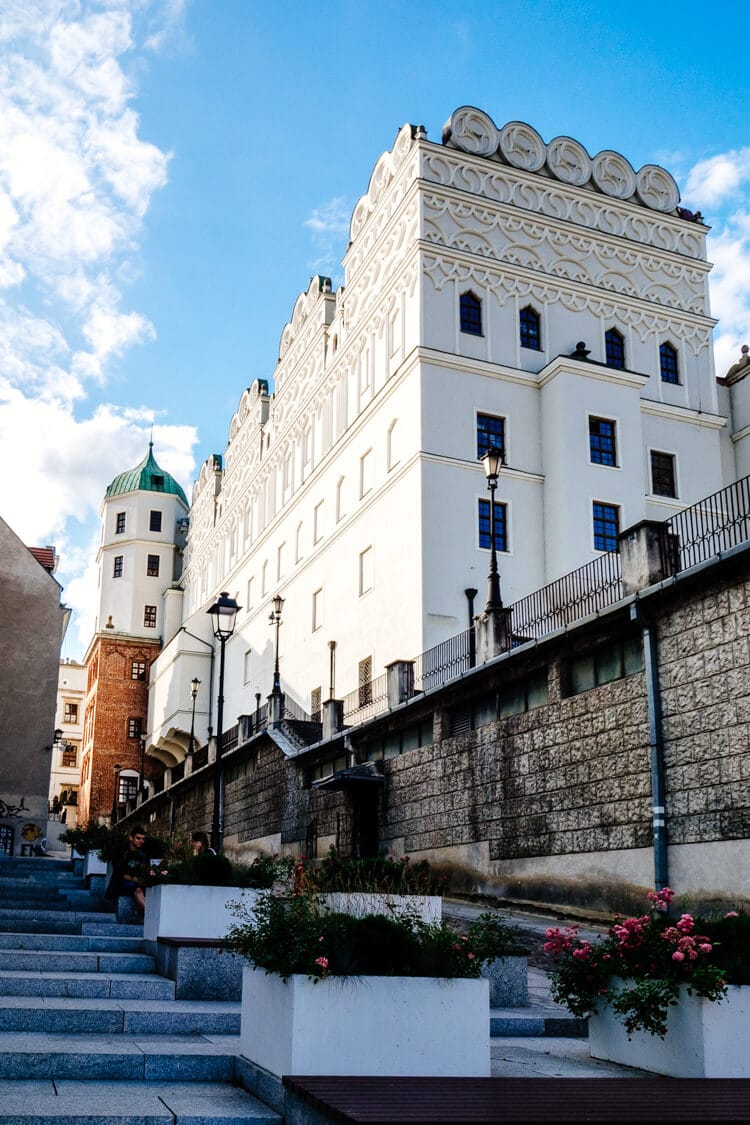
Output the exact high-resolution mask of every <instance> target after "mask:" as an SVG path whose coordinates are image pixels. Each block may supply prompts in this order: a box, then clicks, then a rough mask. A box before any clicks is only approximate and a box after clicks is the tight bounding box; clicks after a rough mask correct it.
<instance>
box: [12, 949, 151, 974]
mask: <svg viewBox="0 0 750 1125" xmlns="http://www.w3.org/2000/svg"><path fill="white" fill-rule="evenodd" d="M2 966H3V969H17V970H21V971H23V970H31V971H36V970H38V971H40V972H44V973H60V972H62V973H64V972H67V973H153V972H154V969H155V963H154V958H153V957H149V955H148V954H147V953H96V952H93V953H66V952H64V951H61V952H54V951H52V952H45V951H44V950H33V949H22V950H18V949H7V950H4V951H3V954H2Z"/></svg>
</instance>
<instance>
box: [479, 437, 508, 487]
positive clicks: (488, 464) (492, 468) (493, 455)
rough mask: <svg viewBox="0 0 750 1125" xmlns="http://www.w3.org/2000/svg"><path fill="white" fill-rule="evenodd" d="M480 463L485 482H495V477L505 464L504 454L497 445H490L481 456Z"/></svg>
mask: <svg viewBox="0 0 750 1125" xmlns="http://www.w3.org/2000/svg"><path fill="white" fill-rule="evenodd" d="M482 464H483V465H484V475H485V476H486V477H487V483H488V484H496V483H497V478H498V477H499V476H500V470H501V469H502V467H503V465H504V464H505V454H504V453H503V451H502V449H500V448H499V446H497V445H491V446H490V447H489V449H488V450H487V451H486V452H485V453H484V455H483V456H482Z"/></svg>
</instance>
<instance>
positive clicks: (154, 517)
mask: <svg viewBox="0 0 750 1125" xmlns="http://www.w3.org/2000/svg"><path fill="white" fill-rule="evenodd" d="M148 529H149V531H161V512H157V511H154V510H153V509H152V510H151V514H150V516H149V520H148Z"/></svg>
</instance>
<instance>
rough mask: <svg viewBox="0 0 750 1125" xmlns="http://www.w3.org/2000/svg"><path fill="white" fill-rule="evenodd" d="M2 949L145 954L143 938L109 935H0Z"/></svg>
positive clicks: (0, 947)
mask: <svg viewBox="0 0 750 1125" xmlns="http://www.w3.org/2000/svg"><path fill="white" fill-rule="evenodd" d="M0 949H15V950H24V949H39V950H44V951H46V952H48V953H53V952H65V953H143V938H142V937H123V936H119V935H115V936H109V935H108V934H101V935H99V934H2V933H0Z"/></svg>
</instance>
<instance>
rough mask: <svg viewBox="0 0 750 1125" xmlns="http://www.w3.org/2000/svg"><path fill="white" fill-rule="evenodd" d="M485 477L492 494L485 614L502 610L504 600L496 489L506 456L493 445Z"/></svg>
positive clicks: (487, 452) (486, 459)
mask: <svg viewBox="0 0 750 1125" xmlns="http://www.w3.org/2000/svg"><path fill="white" fill-rule="evenodd" d="M482 464H483V465H484V475H485V476H486V477H487V488H488V489H489V493H490V572H489V574H488V576H487V604H486V606H485V607H484V612H485V613H490V612H491V611H492V610H493V609H502V606H503V599H502V598H501V597H500V575H499V574H498V571H497V547H496V545H495V489H496V488H497V478H498V477H499V476H500V469H501V468H502V467H503V465H504V464H505V455H504V454H503V451H502V449H500V448H499V447H498V446H496V445H491V446H490V448H489V449H488V450H487V451H486V453H485V454H484V456H483V457H482Z"/></svg>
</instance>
